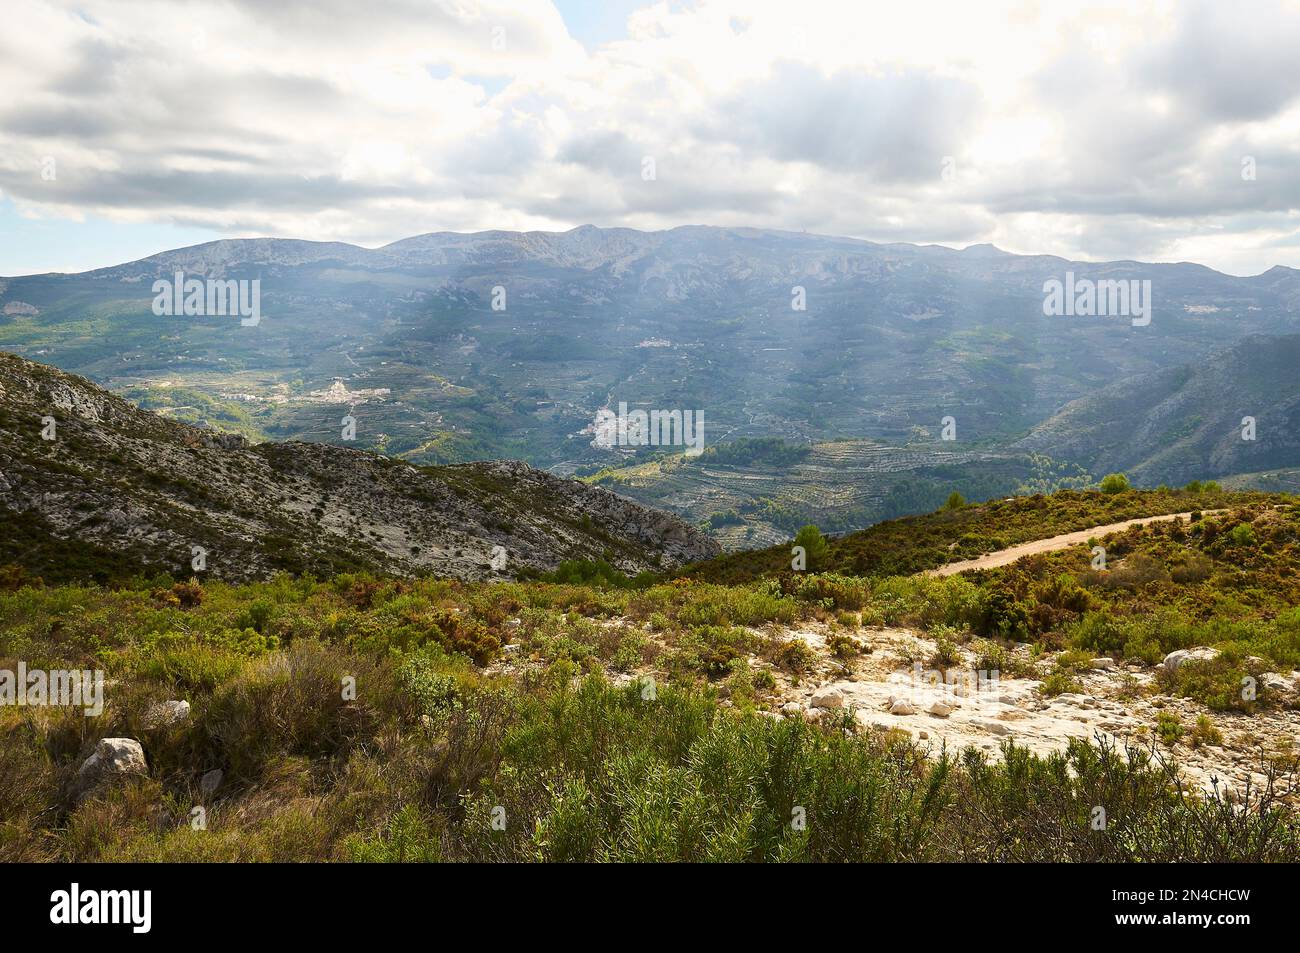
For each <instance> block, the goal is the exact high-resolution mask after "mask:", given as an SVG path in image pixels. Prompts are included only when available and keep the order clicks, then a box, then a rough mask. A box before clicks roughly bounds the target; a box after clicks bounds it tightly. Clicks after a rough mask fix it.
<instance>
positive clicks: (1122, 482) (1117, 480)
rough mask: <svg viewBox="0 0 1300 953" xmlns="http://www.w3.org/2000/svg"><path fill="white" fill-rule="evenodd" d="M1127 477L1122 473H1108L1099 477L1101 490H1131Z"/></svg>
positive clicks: (1115, 491)
mask: <svg viewBox="0 0 1300 953" xmlns="http://www.w3.org/2000/svg"><path fill="white" fill-rule="evenodd" d="M1131 489H1132V487H1131V486H1129V482H1128V477H1126V476H1125V475H1124V474H1122V473H1108V474H1106V475H1105V476H1104V477H1102V478H1101V492H1103V493H1109V494H1112V495H1113V494H1115V493H1126V492H1128V491H1129V490H1131Z"/></svg>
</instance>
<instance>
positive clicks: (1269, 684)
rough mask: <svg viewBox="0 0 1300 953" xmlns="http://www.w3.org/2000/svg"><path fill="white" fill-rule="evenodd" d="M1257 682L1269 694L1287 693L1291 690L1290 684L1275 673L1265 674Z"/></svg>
mask: <svg viewBox="0 0 1300 953" xmlns="http://www.w3.org/2000/svg"><path fill="white" fill-rule="evenodd" d="M1259 680H1260V681H1261V682H1263V683H1264V687H1265V688H1267V689H1268V690H1269V691H1271V692H1287V691H1290V690H1291V683H1290V682H1288V681H1287V680H1286V679H1285V678H1283V677H1282V676H1281V675H1279V674H1278V673H1277V672H1265V673H1264V674H1263V675H1261V676H1260V677H1259Z"/></svg>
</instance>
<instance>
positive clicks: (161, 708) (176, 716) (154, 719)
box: [144, 699, 190, 728]
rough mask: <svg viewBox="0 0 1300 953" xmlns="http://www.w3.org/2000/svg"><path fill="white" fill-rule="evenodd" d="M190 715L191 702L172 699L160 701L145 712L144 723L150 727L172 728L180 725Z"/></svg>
mask: <svg viewBox="0 0 1300 953" xmlns="http://www.w3.org/2000/svg"><path fill="white" fill-rule="evenodd" d="M189 717H190V703H189V702H187V701H184V700H177V699H171V700H170V701H165V702H159V703H158V704H156V705H153V706H151V707H150V708H149V710H148V711H146V712H145V713H144V723H145V726H146V727H148V728H170V727H171V726H172V725H179V724H180V723H181V722H183V721H185V719H187V718H189Z"/></svg>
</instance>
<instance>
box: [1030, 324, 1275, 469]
mask: <svg viewBox="0 0 1300 953" xmlns="http://www.w3.org/2000/svg"><path fill="white" fill-rule="evenodd" d="M1298 370H1300V335H1294V334H1292V335H1279V336H1266V335H1252V336H1250V337H1247V338H1244V339H1243V340H1242V341H1240V342H1238V343H1237V344H1235V345H1233V346H1232V347H1230V348H1227V349H1225V350H1222V351H1219V352H1216V353H1213V354H1210V355H1207V356H1206V357H1205V358H1204V359H1202V360H1200V361H1198V362H1196V363H1194V364H1186V365H1181V366H1178V367H1171V368H1166V369H1164V370H1161V371H1155V372H1153V373H1151V374H1148V375H1144V376H1141V377H1136V378H1129V379H1126V380H1123V381H1120V382H1118V383H1116V384H1112V385H1110V386H1108V387H1104V388H1102V389H1101V390H1099V391H1098V392H1097V393H1096V394H1095V395H1092V396H1089V397H1082V398H1079V399H1078V400H1075V401H1073V402H1071V403H1070V404H1068V405H1066V407H1065V408H1063V409H1062V410H1061V412H1060V413H1058V414H1055V415H1053V416H1052V417H1051V418H1049V419H1048V420H1046V421H1044V422H1043V423H1041V424H1039V425H1038V426H1037V427H1035V428H1034V429H1033V431H1032V432H1031V433H1030V434H1029V436H1027V437H1026V438H1024V439H1023V440H1021V441H1019V442H1018V443H1017V444H1015V449H1019V450H1025V451H1037V452H1042V453H1050V454H1051V455H1052V456H1053V457H1055V458H1058V459H1061V460H1068V461H1074V462H1077V463H1079V464H1081V465H1086V466H1087V467H1089V468H1090V469H1091V470H1092V472H1093V473H1094V474H1097V475H1100V474H1103V473H1108V472H1114V471H1123V472H1125V473H1127V474H1128V476H1129V478H1130V479H1132V480H1133V481H1134V482H1137V483H1141V484H1145V485H1155V484H1157V483H1170V484H1175V485H1177V484H1182V483H1185V482H1187V481H1189V480H1194V479H1202V478H1209V477H1220V476H1228V475H1232V474H1243V473H1253V472H1256V471H1263V470H1272V469H1278V468H1286V467H1294V466H1295V465H1296V464H1297V463H1298V462H1300V386H1297V372H1298ZM1245 417H1253V418H1254V419H1255V439H1254V440H1246V439H1243V425H1242V420H1243V418H1245Z"/></svg>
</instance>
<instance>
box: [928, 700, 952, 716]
mask: <svg viewBox="0 0 1300 953" xmlns="http://www.w3.org/2000/svg"><path fill="white" fill-rule="evenodd" d="M926 711H928V712H929V713H930V714H932V715H938V716H939V717H940V718H947V717H948V716H949V715H951V714H952V712H953V707H952V705H950V704H948V703H947V702H946V701H943V700H942V699H940V700H938V701H934V702H931V703H930V707H929V708H927V709H926Z"/></svg>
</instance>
